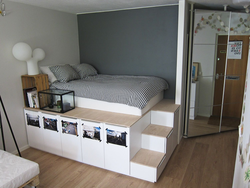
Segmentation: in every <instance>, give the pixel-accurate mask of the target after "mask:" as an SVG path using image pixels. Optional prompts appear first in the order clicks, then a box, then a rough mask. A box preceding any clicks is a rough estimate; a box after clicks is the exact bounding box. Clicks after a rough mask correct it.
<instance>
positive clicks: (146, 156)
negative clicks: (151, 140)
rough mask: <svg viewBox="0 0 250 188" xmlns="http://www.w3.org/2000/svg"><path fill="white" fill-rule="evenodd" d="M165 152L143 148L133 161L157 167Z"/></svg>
mask: <svg viewBox="0 0 250 188" xmlns="http://www.w3.org/2000/svg"><path fill="white" fill-rule="evenodd" d="M164 156H165V153H161V152H157V151H152V150H148V149H143V148H141V149H140V150H139V151H138V152H137V153H136V155H135V156H134V157H133V159H132V160H131V162H133V163H138V164H142V165H145V166H150V167H154V168H157V167H158V165H159V164H160V162H161V161H162V159H163V157H164Z"/></svg>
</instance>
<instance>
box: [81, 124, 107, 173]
mask: <svg viewBox="0 0 250 188" xmlns="http://www.w3.org/2000/svg"><path fill="white" fill-rule="evenodd" d="M80 134H81V143H82V160H83V162H84V163H87V164H90V165H93V166H97V167H100V168H104V140H103V124H102V123H96V122H90V121H83V120H82V121H81V133H80Z"/></svg>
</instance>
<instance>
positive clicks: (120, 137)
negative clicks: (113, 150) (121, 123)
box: [106, 129, 127, 147]
mask: <svg viewBox="0 0 250 188" xmlns="http://www.w3.org/2000/svg"><path fill="white" fill-rule="evenodd" d="M106 131H107V143H112V144H116V145H121V146H125V147H127V145H126V134H127V133H126V132H120V131H114V130H110V129H106Z"/></svg>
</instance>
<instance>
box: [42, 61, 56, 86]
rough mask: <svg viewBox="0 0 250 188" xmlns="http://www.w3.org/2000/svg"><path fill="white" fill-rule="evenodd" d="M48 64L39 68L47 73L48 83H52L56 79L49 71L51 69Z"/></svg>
mask: <svg viewBox="0 0 250 188" xmlns="http://www.w3.org/2000/svg"><path fill="white" fill-rule="evenodd" d="M49 67H51V65H50V66H42V67H40V70H41V72H42V73H43V74H47V75H48V78H49V83H51V84H52V83H53V82H55V81H57V79H56V77H55V75H54V74H53V73H52V72H51V70H50V69H49Z"/></svg>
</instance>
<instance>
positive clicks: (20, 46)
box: [12, 42, 45, 75]
mask: <svg viewBox="0 0 250 188" xmlns="http://www.w3.org/2000/svg"><path fill="white" fill-rule="evenodd" d="M12 54H13V55H14V57H15V58H16V59H17V60H19V61H26V62H27V69H28V75H36V74H39V69H38V61H41V60H43V59H44V57H45V52H44V51H43V50H42V49H41V48H36V49H35V50H33V53H32V49H31V47H30V46H29V45H28V44H26V43H24V42H19V43H17V44H15V45H14V46H13V48H12ZM32 55H33V56H32Z"/></svg>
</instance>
